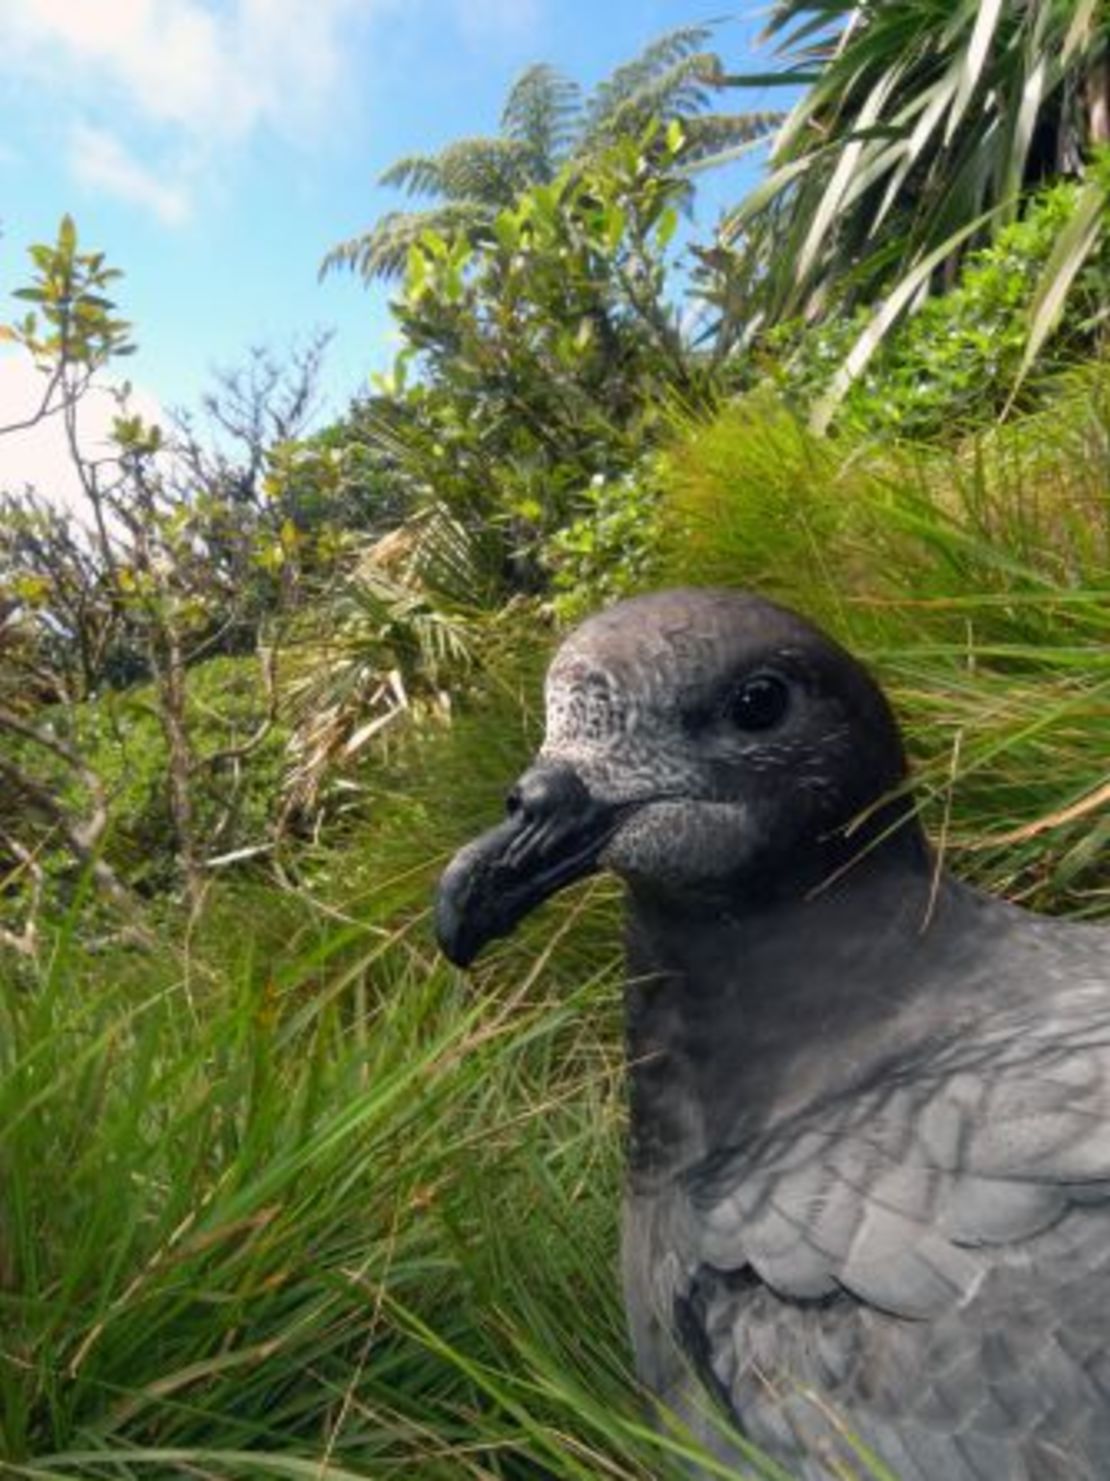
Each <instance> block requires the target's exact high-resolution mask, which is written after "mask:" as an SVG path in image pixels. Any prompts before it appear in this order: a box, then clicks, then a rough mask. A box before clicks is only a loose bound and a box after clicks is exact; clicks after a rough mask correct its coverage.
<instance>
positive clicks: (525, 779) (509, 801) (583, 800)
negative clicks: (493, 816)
mask: <svg viewBox="0 0 1110 1481" xmlns="http://www.w3.org/2000/svg"><path fill="white" fill-rule="evenodd" d="M589 802H590V794H589V792H588V791H587V790H586V787H585V784H584V783H583V781H582V779H581V777H579V776H578V774H577V773H576V772H575V771H574V770H573V769H572V768H571V767H569V766H564V765H555V766H552V765H539V766H535V767H533V768H532V769H531V771H526V772H525V773H524V775H523V776H522V777H521V779H520V781H519V782H517V784H516V786H515V787H514V788H513V790H512V791H511V792H510V793H509V795H508V797H506V799H505V808H506V811H507V812H508V814H509V816H510V817H515V816H517V814H520V813H523V815H524V818H525V819H526V820H527V821H528V822H530V823H536V822H539V821H541V820H542V819H544V818H550V817H554V816H555V815H556V814H558V813H566V814H568V815H573V814H575V813H578V812H581V811H583V810H584V809H585V808H587V807H588V806H589Z"/></svg>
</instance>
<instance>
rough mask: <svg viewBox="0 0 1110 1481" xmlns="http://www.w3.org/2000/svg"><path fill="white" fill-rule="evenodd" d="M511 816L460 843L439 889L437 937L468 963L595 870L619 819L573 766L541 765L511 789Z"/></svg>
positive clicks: (446, 950) (452, 957) (453, 957)
mask: <svg viewBox="0 0 1110 1481" xmlns="http://www.w3.org/2000/svg"><path fill="white" fill-rule="evenodd" d="M507 805H508V812H509V816H508V817H507V818H506V820H505V821H504V822H503V823H499V824H498V825H497V827H496V828H491V829H490V830H489V831H488V832H486V833H483V834H482V835H481V836H480V837H479V838H476V839H475V840H474V841H473V843H468V844H467V845H466V846H465V847H464V848H461V849H460V850H459V852H458V853H457V854H456V855H455V857H454V858H453V859H452V860H451V862H450V864H448V866H447V868H446V869H445V870H444V872H443V876H442V878H441V879H440V882H439V889H438V891H437V894H436V906H435V923H436V937H437V939H438V941H439V944H440V947H441V949H442V951H443V954H444V956H446V957H447V958H448V960H449V961H452V962H454V963H455V965H456V966H458V967H466V966H469V964H470V963H471V962H472V961H473V960H474V958H475V957H476V956H477V955H478V953H479V951H481V949H482V947H483V946H485V945H486V943H487V942H488V941H492V940H493V939H494V938H495V937H497V936H507V935H508V934H509V932H510V931H511V930H512V929H513V927H514V926H515V925H516V924H517V922H518V921H520V920H521V919H523V917H524V916H526V915H527V914H528V912H529V911H530V910H533V909H535V907H536V906H537V905H539V904H540V902H541V901H543V900H546V899H547V898H548V896H550V895H553V894H554V893H555V892H556V890H560V889H562V888H563V886H564V885H568V884H570V883H571V881H572V880H576V879H581V878H582V877H583V876H584V875H587V874H591V873H592V872H593V871H594V870H595V869H596V868H597V867H598V855H599V854H600V852H601V850H602V848H603V847H604V846H605V844H606V842H607V841H608V839H609V838H610V836H611V834H612V832H613V829H614V827H615V826H616V823H617V821H618V815H619V811H620V810H619V809H617V808H614V807H612V806H607V805H606V804H604V803H601V802H598V801H597V799H596V798H595V797H593V796H591V794H590V792H589V791H588V789H587V788H586V785H585V783H584V782H583V781H582V779H581V777H579V775H578V773H577V772H576V771H574V770H573V768H572V767H570V766H567V765H564V764H562V763H553V762H540V763H538V764H537V765H536V766H533V767H532V768H530V770H528V771H526V772H525V773H524V775H523V776H522V777H521V779H520V781H519V782H518V783H517V785H516V786H515V787H514V788H513V790H512V792H511V793H510V794H509V799H508V804H507Z"/></svg>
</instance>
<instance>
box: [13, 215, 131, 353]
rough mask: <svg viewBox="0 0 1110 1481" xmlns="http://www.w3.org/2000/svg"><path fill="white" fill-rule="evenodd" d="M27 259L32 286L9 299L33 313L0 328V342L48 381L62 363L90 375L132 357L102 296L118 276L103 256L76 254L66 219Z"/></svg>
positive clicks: (122, 323)
mask: <svg viewBox="0 0 1110 1481" xmlns="http://www.w3.org/2000/svg"><path fill="white" fill-rule="evenodd" d="M30 255H31V261H32V263H33V264H34V268H35V278H34V281H33V282H31V283H30V284H28V285H27V286H26V287H24V288H17V289H15V290H14V295H13V296H14V297H16V298H19V299H22V300H23V302H24V303H30V304H33V305H35V307H34V308H32V309H29V310H28V312H27V314H26V315H25V316H24V318H23V319H22V320H20V321H19V322H18V323H17V324H13V325H8V326H3V327H2V328H0V340H7V341H9V342H11V343H13V344H17V345H20V346H22V347H23V348H24V349H26V350H27V351H29V353H30V354H31V355H32V356H33V357H34V360H35V363H36V364H37V365H38V366H39V368H40V369H41V370H43V371H44V372H46V373H47V374H49V375H53V373H54V370H55V367H56V366H57V365H58V364H60V363H62V362H64V363H65V364H67V365H68V366H70V367H79V368H80V369H81V370H82V371H83V372H84V373H85V374H86V375H91V374H92V373H93V372H94V371H96V370H98V369H99V368H100V367H101V366H102V365H105V364H107V362H108V361H109V360H113V359H116V358H117V357H118V356H120V355H130V354H132V353H133V352H134V349H135V346H134V344H132V342H131V325H130V324H129V323H128V322H127V320H126V319H120V318H117V317H116V316H115V304H114V303H113V301H112V299H111V298H110V297H109V296H108V293H107V289H108V287H109V285H110V284H112V283H114V282H115V281H116V280H117V279H118V278H121V277H122V276H123V274H122V273H121V272H120V271H119V269H118V268H114V267H106V266H105V264H104V253H103V252H79V251H78V250H77V228H76V226H75V225H74V222H73V217H72V216H63V217H62V220H61V224H60V225H59V227H58V237H57V240H56V241H55V242H53V243H45V242H44V243H40V244H38V245H36V246H33V247H31V248H30Z"/></svg>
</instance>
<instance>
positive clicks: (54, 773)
mask: <svg viewBox="0 0 1110 1481" xmlns="http://www.w3.org/2000/svg"><path fill="white" fill-rule="evenodd" d="M267 705H268V699H267V696H266V694H265V692H264V691H263V689H262V686H261V684H260V683H259V679H258V671H257V665H256V664H255V662H254V660H253V659H251V658H214V659H210V660H209V661H208V662H206V663H204V664H200V665H198V666H197V667H196V668H194V669H193V670H192V672H191V674H190V683H189V690H188V699H187V709H186V720H187V723H188V726H189V729H190V733H191V735H192V737H193V740H194V743H195V745H196V746H197V748H198V750H199V751H200V752H201V753H202V754H204V755H210V756H213V757H215V756H218V755H219V754H220V753H225V752H226V753H227V759H226V761H224V762H223V763H219V762H216V763H214V764H213V765H212V766H210V767H208V768H206V769H205V771H204V772H203V773H198V775H197V776H196V779H195V791H194V802H195V808H196V822H197V827H198V830H199V831H200V833H201V835H202V836H203V838H204V840H205V851H206V854H207V855H209V856H213V857H215V856H217V855H222V854H225V853H230V852H233V851H235V850H237V849H239V848H245V847H250V846H253V845H258V844H263V845H265V844H266V843H267V840H268V839H269V837H270V828H271V823H272V820H273V816H274V813H275V811H276V806H277V798H278V796H279V795H280V790H281V780H282V775H283V768H284V751H285V744H286V741H287V738H288V728H287V726H285V725H284V724H282V723H277V724H275V725H273V726H271V727H269V728H268V729H267V731H266V733H265V735H264V736H263V737H262V739H261V740H260V742H259V743H258V744H257V745H252V746H250V747H249V749H246V750H245V751H242V753H240V752H241V748H243V747H244V746H245V745H246V743H247V742H249V741H250V740H251V738H252V737H253V736H254V735H256V734H257V733H258V732H259V731H260V729H261V728H262V726H263V722H264V721H265V718H266V712H267ZM40 723H42V724H43V725H45V726H47V727H48V728H49V730H50V732H51V733H52V734H54V735H55V736H57V737H58V738H59V739H61V740H62V741H64V742H65V744H67V745H68V746H69V747H71V748H72V750H73V751H74V752H75V753H76V754H79V755H80V756H81V757H82V758H83V759H84V761H85V763H86V764H87V767H88V768H89V770H91V771H92V772H93V773H94V774H95V775H96V776H97V777H98V778H99V779H100V781H101V783H102V784H103V786H104V788H105V791H106V793H107V796H108V799H109V812H110V822H109V826H108V829H107V832H106V834H105V838H104V842H103V856H104V858H105V859H106V860H107V861H108V863H109V864H110V865H111V866H112V867H113V869H114V870H115V871H116V872H117V873H118V875H119V877H120V879H121V880H122V881H123V882H124V883H125V884H127V885H128V886H130V887H131V888H132V889H134V890H135V891H136V892H137V893H138V894H140V895H142V896H144V897H148V898H149V897H152V896H157V895H159V894H161V893H163V892H166V891H172V890H173V888H174V885H175V882H176V871H175V859H176V847H177V840H176V836H175V832H174V822H173V817H172V813H171V809H170V802H169V793H168V786H167V780H166V778H167V771H168V754H167V743H166V735H165V729H164V726H163V724H162V721H161V717H160V714H159V706H158V702H157V697H156V695H155V693H154V692H153V690H152V688H151V686H150V685H149V684H140V685H134V686H130V687H128V688H126V689H124V690H122V691H117V690H113V689H108V690H106V691H105V693H104V694H102V695H101V696H99V697H98V698H96V699H92V700H90V701H88V702H87V703H85V704H83V705H78V706H74V707H73V708H64V709H63V708H57V709H51V710H47V711H46V712H45V714H44V715H43V716H42V717H41V720H40ZM5 748H6V752H7V754H8V755H9V757H10V758H11V759H12V760H13V761H14V762H16V763H17V764H20V765H23V766H25V767H26V768H27V769H29V770H30V769H34V771H35V772H36V774H37V775H38V776H39V778H40V779H41V780H42V782H43V783H44V784H45V785H48V786H50V787H51V789H52V790H53V791H55V792H56V794H57V796H58V798H59V800H60V801H61V802H62V803H63V805H65V806H66V807H68V808H70V809H71V810H72V811H73V812H74V813H76V814H80V812H81V810H82V809H83V808H84V807H86V806H87V804H88V798H87V796H86V795H85V791H84V788H83V786H82V780H81V775H80V774H79V773H75V772H74V771H73V769H72V768H69V767H66V766H64V765H63V764H62V763H61V762H60V761H58V760H56V759H55V760H53V761H52V762H50V763H49V764H46V763H44V760H43V758H42V757H41V756H40V755H39V754H38V752H37V749H36V747H35V746H34V745H33V744H32V743H30V742H28V741H20V740H19V739H18V738H12V739H6V740H5ZM39 859H40V862H41V864H42V865H43V867H44V868H45V869H46V871H47V873H48V876H49V879H50V880H51V882H52V888H51V890H50V891H49V893H48V895H47V898H46V900H45V901H44V905H45V906H46V907H47V908H48V913H49V914H50V915H51V916H52V917H53V918H55V919H56V918H57V913H58V911H59V910H62V911H64V910H65V909H66V908H67V907H68V905H69V904H70V903H71V902H72V900H73V898H74V893H75V891H80V890H81V889H82V888H83V886H82V883H81V881H82V870H81V868H80V866H79V864H78V863H75V861H74V859H73V858H72V856H71V855H70V854H69V852H68V851H67V850H66V849H65V847H64V846H63V843H62V841H61V840H60V839H57V840H53V841H52V840H50V839H49V837H48V838H47V840H46V842H45V843H44V845H43V847H42V849H41V851H40V854H39ZM5 903H6V910H7V913H9V914H11V913H13V912H14V910H15V908H16V907H17V905H18V903H19V901H18V899H17V898H13V897H12V896H11V895H10V894H9V895H8V897H7V900H6V902H5ZM2 914H3V912H2V911H0V916H2Z"/></svg>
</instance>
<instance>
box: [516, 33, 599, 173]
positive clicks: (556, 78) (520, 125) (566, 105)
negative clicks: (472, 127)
mask: <svg viewBox="0 0 1110 1481" xmlns="http://www.w3.org/2000/svg"><path fill="white" fill-rule="evenodd" d="M581 113H582V89H581V88H580V87H579V86H578V84H577V83H576V82H573V81H571V79H570V78H569V77H565V76H564V75H563V74H562V73H561V72H559V71H558V70H557V69H556V68H554V67H551V66H548V65H547V64H546V63H543V62H540V63H538V64H537V65H536V66H534V67H529V68H528V69H527V71H525V72H522V73H521V75H520V76H519V77H518V78H517V80H516V82H514V83H513V86H512V88H511V90H510V92H509V96H508V98H507V99H506V101H505V107H504V110H503V112H502V114H501V129H502V132H503V133H504V134H505V135H506V137H507V138H510V139H515V140H517V141H518V142H519V143H521V144H524V145H525V146H526V147H527V149H528V151H529V155H530V165H531V170H532V174H533V178H534V179H537V180H544V181H548V180H550V179H552V178H553V176H554V175H555V173H556V171H557V170H558V167H559V165H560V164H561V163H562V162H563V161H564V160H565V159H566V157H567V155H568V154H569V152H570V150H571V147H572V145H573V142H574V138H575V134H576V132H577V129H578V127H579V123H580V119H581Z"/></svg>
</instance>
